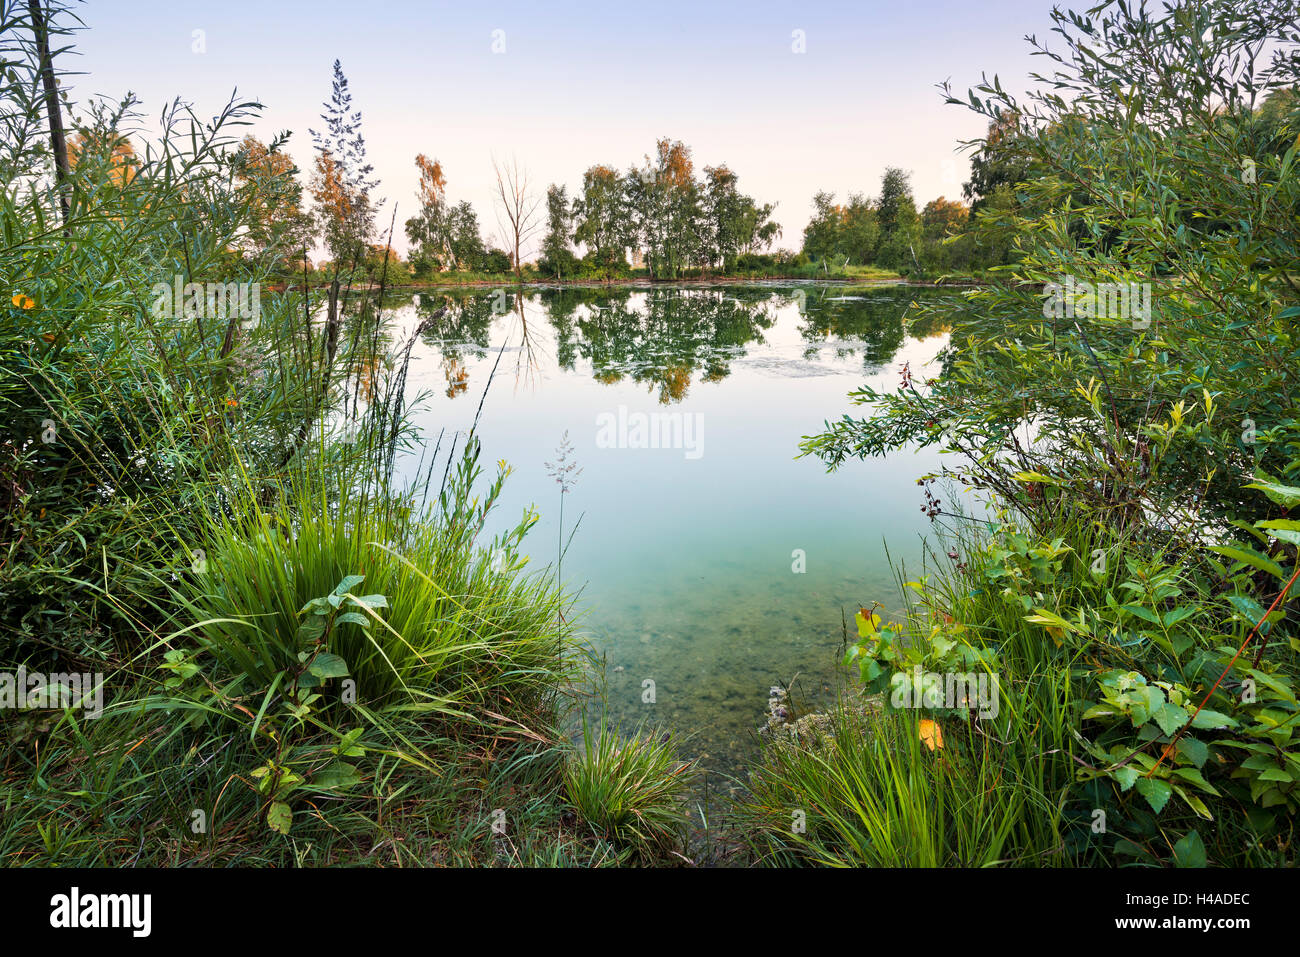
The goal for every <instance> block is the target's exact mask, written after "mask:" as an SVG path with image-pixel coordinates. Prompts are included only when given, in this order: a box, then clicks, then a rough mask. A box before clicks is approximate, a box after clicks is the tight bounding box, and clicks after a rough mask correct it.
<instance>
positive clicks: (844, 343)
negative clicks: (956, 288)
mask: <svg viewBox="0 0 1300 957" xmlns="http://www.w3.org/2000/svg"><path fill="white" fill-rule="evenodd" d="M803 292H804V309H803V316H802V319H801V321H800V323H799V334H800V335H801V336H803V338H804V340H805V341H806V342H808V343H809V344H810V345H809V348H808V349H806V350H805V351H804V358H806V359H811V358H813V357H815V356H816V355H817V354H818V353H819V351H820V349H819V346H820V344H822V343H827V342H831V343H834V344H835V355H836V356H837V357H840V358H843V357H845V356H852V355H857V354H858V353H859V352H861V353H862V362H863V366H864V367H865V368H866V369H867V370H869V371H870V370H872V369H878V368H879V367H880V366H882V365H884V364H885V363H887V362H889V360H890V359H892V358H893V357H894V354H895V353H896V352H898V349H899V347H900V346H902V344H903V340H904V338H906V337H907V336H911V337H912V338H913V339H928V338H930V337H931V336H936V335H941V334H943V333H945V332H947V331H948V329H949V327H950V322H951V318H950V317H945V316H944V315H935V314H933V313H929V312H927V313H925V314H922V313H920V312H919V311H918V310H916V309H914V308H912V306H913V303H916V302H918V301H925V302H926V303H927V305H931V306H933V305H935V304H936V303H935V300H936V299H939V298H941V297H947V299H949V300H951V301H952V303H953V308H954V309H960V308H963V307H964V306H965V304H964V303H963V302H962V300H961V299H960V297H958V296H957V295H955V294H954V293H952V292H950V291H948V290H943V289H937V290H936V289H927V288H920V287H910V288H899V287H885V288H881V289H855V290H852V291H847V290H843V289H835V288H826V287H822V288H820V289H812V290H804V291H803ZM790 301H792V302H795V301H797V297H790ZM904 317H906V318H907V325H906V330H905V329H904Z"/></svg>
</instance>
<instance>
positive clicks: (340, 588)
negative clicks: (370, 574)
mask: <svg viewBox="0 0 1300 957" xmlns="http://www.w3.org/2000/svg"><path fill="white" fill-rule="evenodd" d="M365 580H366V576H365V575H348V576H347V577H345V578H344V579H343V581H341V582H339V583H338V584H337V585H336V586H334V594H335V595H336V596H339V595H345V594H347V593H348V592H350V591H351V590H352V589H353V588H355V587H356V586H358V585H360V584H361V583H362V582H363V581H365Z"/></svg>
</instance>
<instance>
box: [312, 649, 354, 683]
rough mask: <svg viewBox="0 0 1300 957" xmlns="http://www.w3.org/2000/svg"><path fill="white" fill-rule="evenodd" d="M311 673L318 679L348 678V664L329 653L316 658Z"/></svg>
mask: <svg viewBox="0 0 1300 957" xmlns="http://www.w3.org/2000/svg"><path fill="white" fill-rule="evenodd" d="M310 671H311V673H312V674H314V675H315V676H316V677H317V678H343V677H346V676H347V673H348V663H347V662H346V661H344V660H343V659H342V658H340V657H339V656H338V655H335V654H331V653H330V652H328V651H327V652H323V653H321V654H319V655H317V656H316V658H315V659H314V660H313V661H312V663H311V668H310Z"/></svg>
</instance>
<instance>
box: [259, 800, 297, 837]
mask: <svg viewBox="0 0 1300 957" xmlns="http://www.w3.org/2000/svg"><path fill="white" fill-rule="evenodd" d="M266 826H267V827H269V828H270V829H271V830H273V831H276V832H278V833H280V834H288V833H289V828H291V827H292V826H293V809H292V808H290V807H289V805H287V804H285V803H284V802H283V801H272V802H271V806H270V807H269V808H267V809H266Z"/></svg>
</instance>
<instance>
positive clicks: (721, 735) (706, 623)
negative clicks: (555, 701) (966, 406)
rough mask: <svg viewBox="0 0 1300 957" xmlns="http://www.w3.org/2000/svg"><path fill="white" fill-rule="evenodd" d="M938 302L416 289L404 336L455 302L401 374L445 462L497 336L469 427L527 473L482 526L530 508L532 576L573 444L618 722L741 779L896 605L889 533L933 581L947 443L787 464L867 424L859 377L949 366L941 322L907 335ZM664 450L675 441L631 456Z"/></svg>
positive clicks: (899, 552)
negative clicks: (861, 636)
mask: <svg viewBox="0 0 1300 957" xmlns="http://www.w3.org/2000/svg"><path fill="white" fill-rule="evenodd" d="M935 295H939V296H947V297H950V298H953V299H954V300H955V299H956V294H955V293H953V292H950V291H949V292H941V291H936V290H933V289H925V288H917V287H906V286H901V285H890V286H873V287H869V288H862V287H853V288H848V287H845V286H842V285H831V284H801V285H780V284H750V285H746V286H735V287H732V286H727V287H662V286H655V287H651V288H647V287H600V288H575V287H563V288H547V289H532V290H529V291H528V292H527V293H526V294H524V295H520V296H516V295H515V294H514V293H513V292H510V291H507V290H500V291H498V290H494V289H487V288H483V289H472V290H469V289H460V290H455V291H451V292H445V291H437V292H432V293H421V294H419V295H418V296H416V297H414V298H413V299H411V298H408V299H407V300H406V301H405V304H399V305H398V308H397V320H398V327H399V329H405V330H413V329H414V328H416V326H418V324H419V322H420V321H421V320H422V319H426V318H428V317H429V316H430V315H432V314H433V313H434V311H435V310H436V309H437V308H438V307H440V306H442V305H449V307H450V308H449V310H448V313H447V314H446V315H445V316H444V317H443V318H441V319H439V320H437V321H436V322H435V323H433V324H432V325H431V326H430V327H429V328H427V329H426V330H425V332H424V334H423V335H422V337H421V340H420V341H419V343H418V344H417V345H416V347H415V350H414V352H413V353H412V362H411V367H410V373H409V380H408V389H409V394H410V398H411V399H412V400H414V399H415V397H416V396H417V394H423V403H422V404H421V405H420V407H419V409H418V411H417V413H416V421H417V422H418V424H419V425H420V426H421V427H422V428H423V430H424V433H425V438H426V440H427V441H428V442H429V443H432V442H434V441H436V439H437V437H438V434H439V432H440V431H441V430H443V429H445V430H446V434H445V437H444V439H443V453H442V454H443V456H444V457H445V455H446V448H447V444H448V443H449V442H450V440H451V436H452V434H453V433H454V432H459V433H460V434H461V437H462V439H461V441H463V436H464V434H465V433H466V432H467V431H468V429H469V428H470V426H471V424H472V422H473V420H474V416H475V412H476V409H477V408H478V405H479V401H480V398H482V397H483V393H484V387H485V386H486V385H487V384H488V380H489V377H490V375H491V373H492V370H493V366H494V364H497V362H498V352H499V350H501V349H502V347H503V346H504V352H502V353H501V354H500V361H499V364H497V366H496V375H495V378H494V379H493V381H492V385H491V388H490V389H488V391H487V395H486V399H485V400H484V401H483V408H482V415H481V418H480V421H479V425H478V434H479V436H480V438H481V439H482V442H483V456H482V460H483V462H484V464H485V470H486V471H488V472H492V471H494V468H493V467H492V466H491V463H492V462H494V461H495V460H497V459H505V460H506V461H507V462H509V463H510V465H511V466H512V467H513V469H514V473H513V475H512V476H511V477H510V479H509V480H508V481H507V483H506V487H505V492H504V495H503V498H502V500H501V503H500V505H499V506H498V509H497V513H496V525H497V528H495V529H489V531H491V532H493V533H495V531H498V530H500V529H501V528H504V527H506V526H507V525H513V524H514V522H515V521H517V520H518V517H519V515H520V514H521V512H522V511H523V509H524V508H525V507H526V506H528V505H530V504H534V505H536V507H537V508H538V510H539V512H540V514H541V520H540V521H539V522H538V523H537V525H536V526H535V527H534V529H533V531H532V532H531V534H530V536H529V539H528V551H529V555H530V559H531V563H532V565H533V567H535V568H541V567H546V566H551V565H553V564H554V562H555V560H556V548H557V542H558V540H559V536H560V534H561V531H560V526H559V513H560V488H559V486H558V485H557V484H556V482H555V480H554V479H553V478H552V477H551V476H550V475H548V471H547V463H548V462H554V461H555V457H556V448H557V446H559V445H560V443H561V441H562V438H563V436H564V434H565V433H566V432H567V433H568V438H569V442H570V443H571V444H572V447H573V455H572V458H573V460H574V461H576V462H577V464H578V467H579V468H580V469H581V473H580V474H578V475H577V479H576V483H575V484H574V486H573V488H572V489H571V490H570V491H569V492H568V493H567V495H566V496H565V499H564V531H563V535H564V537H565V538H566V539H567V538H568V536H569V533H570V531H571V529H572V528H573V526H574V523H575V522H578V521H579V520H580V524H579V525H578V530H577V533H576V535H574V537H573V539H572V542H571V545H570V546H569V548H568V551H567V553H566V554H565V556H564V560H563V577H564V579H565V581H566V583H567V584H568V585H569V586H570V588H571V589H573V590H575V591H580V598H579V602H578V605H579V608H580V610H581V617H580V623H581V631H582V634H583V635H584V636H585V637H586V639H587V640H589V641H590V642H591V644H592V645H593V646H594V647H595V648H596V649H597V650H598V651H599V652H601V653H602V654H603V655H604V660H605V679H606V687H607V692H608V705H609V710H610V713H611V714H612V715H613V716H614V718H615V719H616V720H617V721H619V723H620V724H621V725H623V726H624V727H626V728H629V729H631V728H634V727H635V726H637V725H638V724H639V723H640V722H642V721H645V722H649V723H652V724H654V725H656V726H658V727H662V728H667V729H673V730H674V731H677V732H680V733H682V734H685V735H689V736H690V737H689V739H688V741H687V743H686V745H685V749H684V750H685V753H687V754H688V755H690V756H693V757H697V758H699V759H700V760H701V763H702V764H703V766H704V767H706V768H708V769H711V770H715V771H719V772H722V773H723V774H727V773H732V772H734V771H735V769H736V768H737V767H739V766H740V765H741V764H742V763H743V762H744V760H745V759H746V758H747V757H748V756H749V755H750V754H751V753H752V751H753V749H754V748H755V747H756V741H757V736H756V735H755V730H756V729H757V728H758V727H759V726H760V725H761V724H763V722H764V718H765V711H766V705H767V697H768V689H769V688H770V687H771V686H772V685H774V684H778V683H782V684H784V683H790V682H792V681H793V682H794V691H795V693H796V696H797V697H802V698H803V699H804V700H805V701H809V702H813V703H815V702H819V701H823V700H826V699H828V698H831V697H833V694H834V688H835V682H836V675H837V665H838V661H839V658H840V654H841V642H842V636H843V630H842V624H843V621H844V619H845V617H846V616H847V619H848V623H849V627H850V631H852V628H853V613H854V611H855V610H856V608H857V607H858V606H859V605H861V604H870V603H871V602H872V601H880V602H882V603H883V604H884V605H885V606H886V607H887V608H893V607H895V606H896V605H897V604H898V602H899V596H898V590H897V586H896V584H895V580H894V574H893V572H892V571H891V569H890V566H889V563H888V561H887V559H886V552H885V545H886V543H887V544H888V548H889V554H890V556H891V557H892V559H893V560H894V562H895V563H900V562H902V563H905V564H906V566H907V568H908V569H909V570H916V569H917V568H918V567H919V563H920V562H919V559H920V555H921V538H922V536H923V535H926V534H928V533H929V532H930V524H929V521H928V520H927V519H926V517H925V516H924V515H923V514H922V512H921V502H922V495H921V489H920V488H918V486H917V484H916V479H917V477H918V476H920V475H921V474H923V473H925V472H928V471H930V470H932V469H935V468H937V467H938V465H939V456H938V455H937V453H935V452H934V451H933V450H923V451H920V452H910V451H905V452H901V453H898V454H896V455H895V456H893V457H892V458H890V459H889V460H878V459H877V460H867V461H864V462H851V463H849V464H847V465H846V466H845V467H844V468H843V469H842V470H841V471H840V472H838V473H835V474H828V473H827V472H826V470H825V468H824V466H823V465H822V464H821V463H820V462H819V461H817V460H816V459H810V458H804V459H796V455H797V454H798V451H799V449H798V446H799V440H800V438H801V437H803V436H806V435H811V434H814V433H816V432H818V431H820V429H821V427H822V424H823V422H824V421H825V420H827V419H835V418H838V417H839V416H841V415H843V414H844V413H846V412H851V411H853V410H854V407H853V405H852V403H851V402H850V401H849V400H848V398H847V396H848V393H849V392H850V391H852V390H854V389H856V388H858V387H860V386H861V385H862V384H863V383H864V382H872V383H873V384H875V385H877V386H883V387H886V388H892V387H894V386H896V385H897V384H898V382H899V370H900V368H901V366H902V364H903V363H904V362H910V363H911V368H912V371H913V373H914V374H916V375H920V376H931V375H936V374H937V373H938V369H937V366H936V365H935V364H934V362H933V361H932V360H933V359H934V357H935V355H936V353H937V352H938V350H939V349H940V348H941V347H942V346H943V345H944V343H945V342H946V339H947V336H946V330H945V329H943V328H935V327H930V328H926V329H922V328H921V327H920V326H919V325H913V326H912V327H911V334H909V335H905V333H904V328H903V324H902V322H901V317H902V314H903V313H904V311H905V310H906V309H907V307H908V305H909V303H911V302H912V301H913V300H915V299H916V298H917V297H919V296H935ZM399 302H401V301H400V300H399ZM918 336H919V337H918ZM656 429H657V430H658V431H659V432H660V433H661V436H660V438H661V441H659V442H658V443H652V442H651V441H649V440H650V438H651V435H652V434H653V431H654V430H656ZM650 444H658V445H660V446H661V447H659V448H653V447H638V446H643V445H650ZM665 445H668V446H676V447H662V446H665ZM416 459H417V457H414V456H413V457H412V458H411V459H410V460H408V461H406V462H405V464H404V466H403V468H404V470H405V473H406V475H407V476H408V477H414V475H415V474H416V470H417V468H418V462H417V460H416ZM441 468H442V466H441V465H439V466H438V470H437V471H438V475H439V476H440V474H441ZM434 484H435V485H436V484H437V476H435V479H434ZM801 569H802V570H801ZM647 682H653V691H654V695H653V697H654V701H653V703H651V702H648V701H646V700H644V699H645V698H647V697H649V696H648V695H647V694H646V693H645V692H646V690H647V688H648V687H649V686H648V685H647ZM715 786H717V787H720V788H721V787H725V784H724V783H723V782H721V781H718V782H717V783H716V784H715Z"/></svg>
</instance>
